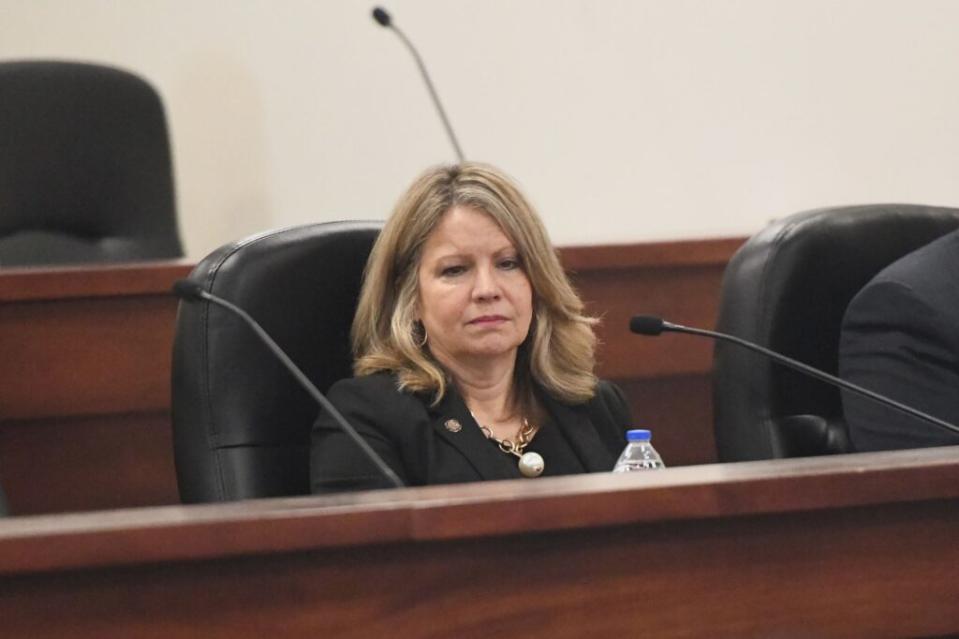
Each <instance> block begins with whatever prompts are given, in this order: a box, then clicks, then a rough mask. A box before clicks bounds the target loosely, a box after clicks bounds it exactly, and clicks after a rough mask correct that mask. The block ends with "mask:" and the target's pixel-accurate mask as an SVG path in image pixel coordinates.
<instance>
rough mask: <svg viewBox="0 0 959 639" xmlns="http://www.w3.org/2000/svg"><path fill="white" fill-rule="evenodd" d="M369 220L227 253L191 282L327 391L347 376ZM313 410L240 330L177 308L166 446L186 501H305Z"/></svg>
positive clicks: (199, 310) (224, 320)
mask: <svg viewBox="0 0 959 639" xmlns="http://www.w3.org/2000/svg"><path fill="white" fill-rule="evenodd" d="M381 226H382V225H381V223H379V222H332V223H327V224H312V225H307V226H298V227H294V228H289V229H285V230H280V231H270V232H267V233H263V234H261V235H256V236H253V237H251V238H248V239H245V240H242V241H240V242H235V243H232V244H229V245H226V246H224V247H222V248H220V249H218V250H216V251H214V252H213V253H211V254H210V255H209V256H207V257H206V258H205V259H203V260H202V261H201V262H200V263H199V264H198V265H197V266H196V268H195V269H194V270H193V272H192V273H191V275H190V278H191V279H192V280H194V281H195V282H198V283H199V284H201V285H202V286H203V288H204V289H205V290H207V291H210V292H211V293H213V294H215V295H219V296H221V297H223V298H225V299H227V300H229V301H231V302H233V303H234V304H236V305H237V306H239V307H241V308H243V309H244V310H246V311H247V312H248V313H249V314H250V315H251V316H252V317H253V318H254V319H256V320H257V321H258V322H259V323H260V324H262V326H263V328H264V329H265V330H266V331H267V332H268V333H269V334H270V335H271V336H272V337H273V339H275V340H276V342H277V343H278V344H279V345H280V347H281V348H283V349H284V350H285V351H286V352H287V353H288V354H289V355H290V357H291V358H292V359H293V361H294V362H296V364H297V365H298V366H299V367H300V368H301V369H302V370H303V372H304V373H305V374H306V375H307V376H308V377H309V378H310V379H311V380H312V381H313V382H314V383H315V384H316V385H317V387H318V388H319V389H320V390H321V391H326V389H327V388H329V386H330V385H332V384H333V382H335V381H337V380H339V379H342V378H344V377H349V376H350V375H351V374H352V370H351V367H352V355H351V352H350V338H349V333H350V325H351V323H352V321H353V314H354V311H355V310H356V303H357V299H358V297H359V290H360V283H361V281H362V272H363V269H364V267H365V265H366V260H367V257H368V256H369V253H370V249H371V248H372V245H373V242H374V240H375V239H376V236H377V235H378V233H379V230H380V228H381ZM318 413H319V407H318V406H317V405H316V403H315V402H314V401H313V399H312V398H310V396H309V395H308V394H307V393H306V392H305V391H304V390H303V389H302V388H300V386H299V385H298V384H297V383H296V381H295V380H294V379H293V377H292V376H291V375H290V374H289V373H288V372H287V371H286V370H285V369H284V368H283V367H282V365H281V364H280V363H279V362H278V361H277V360H276V359H275V358H274V357H273V355H272V354H271V353H270V351H268V350H267V348H266V347H265V346H264V345H263V344H262V343H261V342H260V341H259V339H258V338H257V337H256V335H254V334H253V333H252V332H251V330H250V329H249V327H248V326H246V325H245V324H243V323H242V322H241V321H240V320H239V319H237V318H236V317H235V316H233V315H232V314H230V313H228V312H227V311H225V310H224V309H222V308H220V307H218V306H215V305H210V304H208V303H206V302H193V303H181V304H180V308H179V311H178V314H177V323H176V333H175V338H174V349H173V438H174V459H175V462H176V474H177V484H178V486H179V491H180V498H181V500H182V501H183V502H185V503H192V502H213V501H231V500H238V499H248V498H254V497H273V496H282V495H300V494H308V493H309V492H310V479H309V478H310V469H309V464H310V461H309V459H310V455H309V449H310V430H311V427H312V424H313V421H314V420H315V419H316V416H317V414H318Z"/></svg>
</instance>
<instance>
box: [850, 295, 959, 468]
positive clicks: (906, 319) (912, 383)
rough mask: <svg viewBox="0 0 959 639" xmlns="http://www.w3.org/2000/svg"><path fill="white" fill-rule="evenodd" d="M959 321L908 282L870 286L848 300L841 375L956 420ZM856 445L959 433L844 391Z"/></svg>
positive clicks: (951, 440) (912, 443) (936, 439)
mask: <svg viewBox="0 0 959 639" xmlns="http://www.w3.org/2000/svg"><path fill="white" fill-rule="evenodd" d="M957 332H959V327H957V326H956V324H955V323H954V322H951V321H948V320H947V319H945V318H944V316H943V312H942V309H939V308H936V307H935V305H934V304H933V303H930V302H928V301H925V300H924V299H922V298H920V297H919V296H918V295H916V294H915V292H914V291H913V290H912V289H911V288H909V287H907V286H905V285H904V284H901V283H898V282H895V281H880V282H874V283H872V284H869V285H867V286H866V288H864V289H863V290H862V291H861V292H860V293H859V294H858V295H857V296H856V297H855V298H854V300H853V301H852V303H851V304H850V305H849V308H848V309H847V311H846V317H845V319H844V321H843V327H842V337H841V341H840V362H839V372H840V376H841V377H842V378H843V379H847V380H849V381H850V382H853V383H855V384H859V385H860V386H863V387H865V388H867V389H869V390H872V391H875V392H878V393H881V394H883V395H886V396H888V397H891V398H892V399H895V400H897V401H899V402H902V403H904V404H908V405H910V406H914V407H915V408H918V409H919V410H921V411H924V412H927V413H929V414H931V415H934V416H936V417H939V418H940V419H944V420H946V421H948V422H951V423H954V424H955V423H959V366H957V357H959V335H957ZM843 410H844V413H845V417H846V421H847V423H848V424H849V432H850V436H851V438H852V441H853V444H854V445H855V447H856V449H857V450H860V451H869V450H889V449H900V448H917V447H924V446H941V445H948V444H959V435H956V434H955V433H950V432H948V431H946V430H944V429H942V428H939V427H937V426H934V425H932V424H927V423H925V422H922V421H920V420H918V419H916V418H914V417H910V416H908V415H905V414H903V413H900V412H899V411H896V410H894V409H891V408H886V407H884V406H881V405H879V404H877V403H875V402H873V401H871V400H868V399H865V398H861V397H858V396H855V395H852V394H849V393H847V392H844V393H843Z"/></svg>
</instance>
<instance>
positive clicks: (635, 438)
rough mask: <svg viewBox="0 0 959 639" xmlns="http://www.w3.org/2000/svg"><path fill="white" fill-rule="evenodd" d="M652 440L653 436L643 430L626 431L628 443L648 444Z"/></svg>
mask: <svg viewBox="0 0 959 639" xmlns="http://www.w3.org/2000/svg"><path fill="white" fill-rule="evenodd" d="M652 438H653V434H652V433H651V432H649V431H648V430H644V429H642V428H636V429H633V430H628V431H626V441H628V442H648V441H649V440H651V439H652Z"/></svg>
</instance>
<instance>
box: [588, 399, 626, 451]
mask: <svg viewBox="0 0 959 639" xmlns="http://www.w3.org/2000/svg"><path fill="white" fill-rule="evenodd" d="M592 404H593V406H592V410H591V416H590V418H591V420H592V421H593V424H594V425H595V426H596V430H597V431H598V432H599V434H600V436H601V437H602V439H603V442H604V443H605V444H606V447H607V448H608V449H609V450H610V452H612V453H614V454H615V455H619V454H620V453H621V452H622V450H623V447H624V446H626V431H627V430H629V429H630V428H632V427H633V418H632V414H631V413H632V411H631V410H630V407H629V402H628V401H626V395H625V394H624V393H623V391H622V389H621V388H620V387H619V386H617V385H616V384H613V383H612V382H607V381H601V382H599V385H598V386H597V387H596V397H595V399H594V400H593V402H592Z"/></svg>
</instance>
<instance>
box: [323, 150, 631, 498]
mask: <svg viewBox="0 0 959 639" xmlns="http://www.w3.org/2000/svg"><path fill="white" fill-rule="evenodd" d="M594 323H595V320H594V319H592V318H590V317H587V316H585V315H584V314H583V304H582V302H581V301H580V299H579V297H578V296H577V295H576V293H575V291H574V290H573V288H572V287H571V286H570V284H569V281H568V280H567V278H566V275H565V273H564V272H563V268H562V266H561V265H560V263H559V259H558V258H557V256H556V252H555V251H554V249H553V247H552V246H551V245H550V243H549V239H548V238H547V235H546V230H545V228H544V227H543V224H542V222H541V221H540V219H539V217H538V216H537V215H536V213H535V212H534V211H533V209H532V207H531V206H530V205H529V203H528V202H527V201H526V199H525V198H524V197H523V195H522V194H521V193H520V192H519V190H518V189H517V187H516V186H515V185H514V184H513V183H512V182H511V181H510V180H509V179H508V178H507V177H506V176H505V175H503V174H502V173H500V172H499V171H498V170H496V169H494V168H492V167H490V166H486V165H481V164H474V163H464V164H459V165H454V166H450V167H440V168H435V169H431V170H429V171H427V172H426V173H425V174H423V175H422V176H421V177H420V178H419V179H417V180H416V182H414V183H413V185H412V186H411V187H410V188H409V190H408V191H407V192H406V193H405V194H404V196H403V197H402V198H401V199H400V201H399V203H398V204H397V206H396V209H395V210H394V212H393V215H392V216H391V217H390V219H389V221H388V222H387V223H386V226H385V227H384V228H383V231H382V233H381V234H380V236H379V238H378V239H377V241H376V244H375V246H374V247H373V251H372V253H371V254H370V260H369V263H368V264H367V267H366V273H365V279H364V284H363V289H362V292H361V294H360V301H359V306H358V308H357V311H356V316H355V318H354V320H353V350H354V355H355V357H356V360H355V363H354V373H355V375H356V376H355V377H353V378H352V379H348V380H343V381H340V382H338V383H336V384H335V385H334V386H333V387H332V388H331V389H330V392H329V399H330V401H331V402H332V403H333V404H334V405H335V406H336V407H337V408H339V409H340V411H342V413H343V414H344V416H345V417H346V419H347V420H348V421H349V422H350V423H351V424H352V425H353V426H354V427H355V428H356V429H357V430H358V431H359V433H360V434H361V435H362V436H363V437H364V438H365V440H366V441H367V442H368V443H369V444H370V446H371V447H372V448H373V449H374V450H375V451H376V452H377V453H378V454H379V455H380V456H381V457H382V458H383V460H384V461H385V462H386V463H387V464H388V465H389V466H390V467H391V468H392V469H393V470H394V471H395V472H396V473H397V475H399V477H400V478H401V479H402V480H403V481H404V483H406V484H407V485H425V484H440V483H454V482H469V481H478V480H488V479H510V478H518V477H524V476H525V477H535V476H538V475H564V474H572V473H583V472H597V471H609V470H612V467H613V464H614V463H615V461H616V457H617V455H618V454H619V452H620V450H621V449H622V448H623V446H624V445H625V439H624V433H625V431H626V429H627V428H629V426H630V417H629V408H628V406H627V404H626V401H625V400H624V398H623V395H622V393H621V391H619V389H618V388H616V387H615V386H613V385H611V384H609V383H606V382H600V381H598V380H597V379H596V377H595V375H594V374H593V366H594V347H595V342H596V337H595V335H594V334H593V328H592V327H593V324H594ZM311 465H312V471H311V481H312V488H313V492H314V493H322V492H330V491H337V490H358V489H368V488H380V487H386V486H388V485H389V484H388V483H387V482H386V480H385V479H384V478H383V477H382V475H381V474H380V473H379V472H378V471H377V469H376V467H375V466H374V465H373V464H372V463H371V462H370V461H369V460H368V459H367V458H366V457H365V456H364V455H363V454H362V452H361V451H360V450H359V449H358V448H357V446H356V444H355V443H354V442H352V441H350V440H349V439H348V438H347V436H346V435H344V434H343V433H342V432H341V431H340V429H339V428H338V427H337V425H336V423H335V422H334V421H333V420H332V419H331V418H330V417H329V416H328V415H325V414H324V415H321V416H320V418H319V419H318V420H317V422H316V424H315V426H314V427H313V441H312V452H311Z"/></svg>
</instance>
